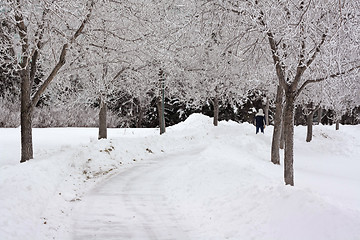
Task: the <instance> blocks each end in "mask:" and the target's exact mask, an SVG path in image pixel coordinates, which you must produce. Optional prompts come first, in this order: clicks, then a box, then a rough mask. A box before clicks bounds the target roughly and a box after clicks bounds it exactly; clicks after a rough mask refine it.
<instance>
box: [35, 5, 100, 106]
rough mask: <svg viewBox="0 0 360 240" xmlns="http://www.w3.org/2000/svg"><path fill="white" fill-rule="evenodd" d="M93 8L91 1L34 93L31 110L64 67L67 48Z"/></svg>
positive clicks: (79, 32) (79, 31) (87, 19)
mask: <svg viewBox="0 0 360 240" xmlns="http://www.w3.org/2000/svg"><path fill="white" fill-rule="evenodd" d="M93 7H94V1H93V0H91V2H90V8H89V12H88V14H87V15H86V17H85V19H84V20H83V21H82V23H81V25H80V26H79V28H78V29H77V31H76V32H75V34H74V35H73V36H72V37H71V38H70V41H69V42H67V43H65V44H64V45H63V46H62V49H61V52H60V57H59V61H58V63H57V64H56V65H55V67H54V68H53V70H52V71H51V73H50V75H49V76H48V77H47V79H46V80H45V81H44V82H43V84H42V85H41V86H40V88H39V89H38V90H37V91H36V93H35V94H34V96H33V97H32V100H31V106H30V108H31V110H32V109H33V108H34V107H35V106H36V104H37V103H38V102H39V99H40V96H41V94H43V93H44V92H45V90H46V88H47V87H48V86H49V84H50V83H51V82H52V80H54V78H55V76H56V74H57V73H58V72H59V70H60V69H61V67H62V66H64V64H65V63H66V53H67V51H68V46H69V45H70V44H72V43H73V42H74V41H75V40H76V38H78V37H79V36H80V34H81V32H82V31H83V29H84V27H85V24H86V23H87V22H88V21H89V19H90V16H91V13H92V9H93Z"/></svg>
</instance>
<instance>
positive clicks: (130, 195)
mask: <svg viewBox="0 0 360 240" xmlns="http://www.w3.org/2000/svg"><path fill="white" fill-rule="evenodd" d="M181 159H182V160H183V159H184V156H173V157H172V158H171V160H170V161H169V160H161V161H153V162H151V163H148V164H141V165H138V166H135V167H133V168H130V169H128V170H126V171H124V172H122V173H120V174H118V175H116V176H114V177H112V178H111V179H110V180H108V181H107V182H106V183H105V184H103V185H101V186H99V187H97V188H96V189H94V190H93V191H91V192H90V193H89V194H88V195H87V196H85V197H84V198H83V199H82V203H81V206H80V208H79V209H77V213H76V214H75V219H74V225H73V226H74V232H73V239H74V240H92V239H99V240H100V239H101V240H104V239H106V240H111V239H116V240H123V239H124V240H130V239H136V240H170V239H171V240H174V239H179V240H186V239H189V237H188V235H187V233H188V228H187V227H185V226H182V225H180V224H179V221H178V220H177V217H176V213H175V212H174V210H173V209H171V208H170V207H169V205H168V202H167V196H166V191H164V189H162V183H163V182H164V181H166V180H167V177H169V176H171V173H172V171H177V169H178V168H179V167H181V165H182V163H181V161H180V160H181Z"/></svg>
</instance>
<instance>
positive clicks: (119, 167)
mask: <svg viewBox="0 0 360 240" xmlns="http://www.w3.org/2000/svg"><path fill="white" fill-rule="evenodd" d="M254 132H255V129H254V127H253V126H252V125H249V124H246V123H244V124H237V123H234V122H220V124H219V126H218V127H213V126H212V119H210V118H208V117H206V116H203V115H200V114H194V115H192V116H190V117H189V119H187V120H186V121H185V122H183V123H180V124H178V125H176V126H172V127H169V128H167V132H166V134H164V135H162V136H159V134H158V130H157V129H109V132H108V137H109V139H108V140H101V141H98V140H97V129H84V128H83V129H81V128H59V129H34V131H33V138H34V156H35V159H33V160H31V161H29V162H27V163H24V164H19V163H18V162H19V159H20V129H0V136H1V137H0V239H5V240H18V239H19V240H20V239H21V240H22V239H30V240H32V239H33V240H48V239H59V240H70V239H126V240H128V239H144V240H146V239H159V240H161V239H179V240H185V239H191V240H211V239H213V240H222V239H234V240H235V239H236V240H238V239H241V240H247V239H256V240H257V239H260V240H262V239H263V240H282V239H283V240H288V239H295V240H296V239H299V240H300V239H316V240H322V239H323V240H344V239H346V240H359V239H360V174H359V173H360V157H359V156H360V136H359V134H360V126H341V128H340V131H335V130H334V126H314V138H313V141H312V142H311V143H306V142H305V137H306V128H305V127H296V129H295V163H294V165H295V187H290V186H285V185H284V183H283V166H282V165H281V166H275V165H273V164H271V163H270V162H269V156H270V147H271V136H272V127H268V128H266V129H265V134H264V135H262V134H258V135H255V134H254Z"/></svg>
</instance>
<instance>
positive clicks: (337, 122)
mask: <svg viewBox="0 0 360 240" xmlns="http://www.w3.org/2000/svg"><path fill="white" fill-rule="evenodd" d="M335 129H336V130H339V129H340V120H336V124H335Z"/></svg>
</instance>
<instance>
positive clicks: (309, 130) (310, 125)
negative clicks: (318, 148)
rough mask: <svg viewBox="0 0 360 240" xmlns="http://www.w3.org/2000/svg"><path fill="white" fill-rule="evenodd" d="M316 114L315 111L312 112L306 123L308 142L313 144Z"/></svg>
mask: <svg viewBox="0 0 360 240" xmlns="http://www.w3.org/2000/svg"><path fill="white" fill-rule="evenodd" d="M314 112H315V111H311V113H310V114H308V115H307V116H306V122H307V134H306V142H311V140H312V135H313V134H312V132H313V119H314Z"/></svg>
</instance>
